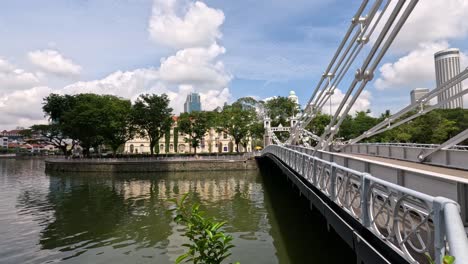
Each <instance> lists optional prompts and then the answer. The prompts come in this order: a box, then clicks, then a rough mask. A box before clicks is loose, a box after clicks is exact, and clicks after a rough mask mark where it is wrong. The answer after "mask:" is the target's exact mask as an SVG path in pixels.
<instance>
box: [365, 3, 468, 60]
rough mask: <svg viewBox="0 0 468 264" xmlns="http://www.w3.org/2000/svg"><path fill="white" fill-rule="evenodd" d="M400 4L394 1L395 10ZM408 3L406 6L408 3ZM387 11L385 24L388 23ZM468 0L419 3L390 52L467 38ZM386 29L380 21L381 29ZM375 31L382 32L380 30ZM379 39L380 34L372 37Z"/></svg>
mask: <svg viewBox="0 0 468 264" xmlns="http://www.w3.org/2000/svg"><path fill="white" fill-rule="evenodd" d="M396 3H397V1H392V2H391V4H390V5H391V8H389V9H388V10H389V11H390V10H393V7H394V6H395V5H396ZM408 3H409V1H407V3H406V4H408ZM389 11H387V12H386V13H385V15H384V17H383V19H382V21H387V19H388V17H389V15H390V12H389ZM467 13H468V0H431V1H419V3H418V4H417V5H416V7H415V8H414V10H413V12H412V13H411V15H410V16H409V18H408V20H407V21H406V23H405V25H404V26H403V28H402V29H401V31H400V32H399V33H398V36H397V37H396V39H395V41H394V43H393V44H392V48H391V50H392V51H394V52H398V53H406V52H408V51H411V50H412V49H414V48H416V47H417V46H418V45H419V44H421V43H428V42H440V41H446V40H448V39H463V38H465V37H467V36H468V20H467V19H466V14H467ZM382 26H383V23H382V22H381V23H380V24H379V28H381V27H382ZM376 32H380V29H378V30H377V31H376ZM376 37H377V34H375V36H374V37H373V39H374V40H375V38H376Z"/></svg>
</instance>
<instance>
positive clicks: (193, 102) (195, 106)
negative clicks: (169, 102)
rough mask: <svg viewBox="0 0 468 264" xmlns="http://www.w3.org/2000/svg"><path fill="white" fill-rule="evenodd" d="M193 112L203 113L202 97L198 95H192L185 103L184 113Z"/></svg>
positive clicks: (188, 96)
mask: <svg viewBox="0 0 468 264" xmlns="http://www.w3.org/2000/svg"><path fill="white" fill-rule="evenodd" d="M193 111H201V101H200V95H199V94H198V93H190V94H189V95H187V99H186V100H185V103H184V112H185V113H191V112H193Z"/></svg>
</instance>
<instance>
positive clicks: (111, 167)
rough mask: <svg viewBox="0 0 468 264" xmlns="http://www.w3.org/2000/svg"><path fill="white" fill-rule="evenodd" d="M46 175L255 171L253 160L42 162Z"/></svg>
mask: <svg viewBox="0 0 468 264" xmlns="http://www.w3.org/2000/svg"><path fill="white" fill-rule="evenodd" d="M45 166H46V171H65V172H127V173H128V172H176V171H226V170H257V169H258V166H257V162H256V160H255V159H244V160H240V159H212V160H210V159H201V160H197V159H185V160H154V159H148V160H144V159H141V160H112V159H109V160H106V159H102V160H66V159H49V160H46V161H45Z"/></svg>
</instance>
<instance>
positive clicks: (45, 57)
mask: <svg viewBox="0 0 468 264" xmlns="http://www.w3.org/2000/svg"><path fill="white" fill-rule="evenodd" d="M28 59H29V61H30V62H31V63H32V64H34V65H36V66H38V67H39V68H40V69H42V70H44V71H46V72H48V73H52V74H55V75H60V76H76V75H79V74H80V73H81V70H82V68H81V66H80V65H77V64H75V63H74V62H73V61H72V60H70V59H67V58H65V57H64V56H63V55H62V54H60V53H59V52H58V51H56V50H49V49H48V50H36V51H31V52H29V53H28Z"/></svg>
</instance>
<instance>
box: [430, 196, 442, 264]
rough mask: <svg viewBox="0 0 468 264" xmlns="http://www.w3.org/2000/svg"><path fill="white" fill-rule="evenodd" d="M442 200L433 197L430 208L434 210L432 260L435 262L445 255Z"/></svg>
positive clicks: (439, 261) (440, 260)
mask: <svg viewBox="0 0 468 264" xmlns="http://www.w3.org/2000/svg"><path fill="white" fill-rule="evenodd" d="M443 206H444V202H443V201H441V200H440V199H438V198H437V197H436V198H435V199H434V202H433V204H432V210H433V211H434V216H433V221H434V261H435V263H442V261H443V257H444V255H445V222H444V221H445V219H444V212H443V209H444V208H443Z"/></svg>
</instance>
